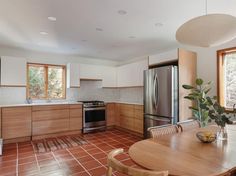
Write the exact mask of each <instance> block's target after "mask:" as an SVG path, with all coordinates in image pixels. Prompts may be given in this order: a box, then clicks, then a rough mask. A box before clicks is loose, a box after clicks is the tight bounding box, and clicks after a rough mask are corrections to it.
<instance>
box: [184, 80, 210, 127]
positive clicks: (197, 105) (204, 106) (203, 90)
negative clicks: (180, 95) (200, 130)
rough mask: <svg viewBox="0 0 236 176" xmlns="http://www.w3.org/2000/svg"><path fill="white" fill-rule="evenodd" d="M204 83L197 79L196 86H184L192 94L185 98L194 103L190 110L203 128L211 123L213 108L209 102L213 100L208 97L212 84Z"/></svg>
mask: <svg viewBox="0 0 236 176" xmlns="http://www.w3.org/2000/svg"><path fill="white" fill-rule="evenodd" d="M203 83H204V82H203V80H202V79H200V78H197V79H196V85H195V86H192V85H183V88H184V89H187V90H190V93H189V94H188V95H187V96H185V97H184V98H186V99H189V100H191V101H193V106H190V107H189V108H190V109H191V110H192V112H193V116H194V118H195V119H196V120H198V121H199V122H200V124H201V127H204V126H206V125H207V124H208V122H209V121H211V120H210V117H209V110H210V106H211V105H210V102H209V100H210V99H211V98H210V97H209V96H208V92H209V91H210V90H211V87H210V85H211V82H208V83H206V84H203Z"/></svg>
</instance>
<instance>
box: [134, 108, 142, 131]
mask: <svg viewBox="0 0 236 176" xmlns="http://www.w3.org/2000/svg"><path fill="white" fill-rule="evenodd" d="M134 131H135V132H138V133H141V134H143V106H142V105H135V106H134Z"/></svg>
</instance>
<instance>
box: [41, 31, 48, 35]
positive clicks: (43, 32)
mask: <svg viewBox="0 0 236 176" xmlns="http://www.w3.org/2000/svg"><path fill="white" fill-rule="evenodd" d="M40 34H41V35H48V33H47V32H45V31H41V32H40Z"/></svg>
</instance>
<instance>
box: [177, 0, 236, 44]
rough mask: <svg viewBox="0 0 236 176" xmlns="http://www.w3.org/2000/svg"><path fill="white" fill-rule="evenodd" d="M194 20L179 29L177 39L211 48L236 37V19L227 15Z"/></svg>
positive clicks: (215, 15) (211, 15)
mask: <svg viewBox="0 0 236 176" xmlns="http://www.w3.org/2000/svg"><path fill="white" fill-rule="evenodd" d="M205 12H206V14H205V15H203V16H199V17H196V18H193V19H191V20H189V21H187V22H186V23H184V24H183V25H181V26H180V27H179V29H178V30H177V32H176V39H177V41H179V42H180V43H183V44H188V45H192V46H200V47H211V46H217V45H220V44H223V43H225V42H228V41H230V40H232V39H233V38H235V37H236V17H234V16H231V15H227V14H207V0H206V1H205Z"/></svg>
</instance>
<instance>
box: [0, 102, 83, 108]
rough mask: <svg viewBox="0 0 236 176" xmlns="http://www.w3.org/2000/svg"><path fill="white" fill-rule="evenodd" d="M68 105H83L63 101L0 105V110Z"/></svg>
mask: <svg viewBox="0 0 236 176" xmlns="http://www.w3.org/2000/svg"><path fill="white" fill-rule="evenodd" d="M67 104H69V105H70V104H71V105H72V104H82V103H81V102H76V101H65V102H64V101H63V102H49V103H47V102H42V103H41V102H40V103H31V104H28V103H22V104H20V103H19V104H18V103H16V104H0V108H6V107H18V106H43V105H67Z"/></svg>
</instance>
